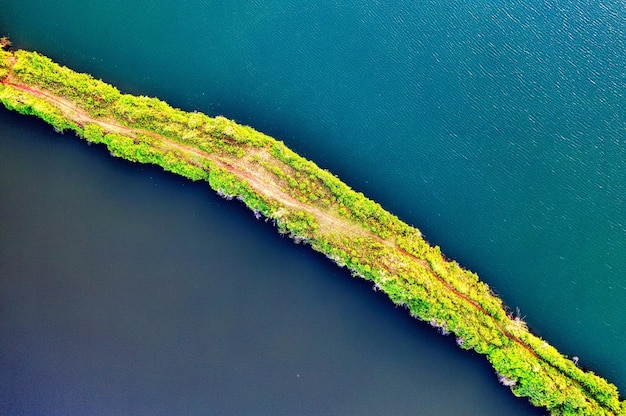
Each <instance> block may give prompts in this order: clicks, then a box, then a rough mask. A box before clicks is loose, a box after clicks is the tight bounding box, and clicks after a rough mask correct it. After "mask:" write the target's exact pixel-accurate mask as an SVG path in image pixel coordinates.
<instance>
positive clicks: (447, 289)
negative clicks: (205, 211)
mask: <svg viewBox="0 0 626 416" xmlns="http://www.w3.org/2000/svg"><path fill="white" fill-rule="evenodd" d="M2 45H3V46H4V47H5V49H8V46H9V45H8V44H6V43H3V44H2ZM0 101H2V103H3V104H4V105H5V106H6V107H7V108H8V109H10V110H15V111H17V112H19V113H21V114H28V115H35V116H37V117H40V118H41V119H43V120H45V121H46V122H47V123H49V124H51V125H52V126H53V127H54V129H55V130H57V131H59V132H63V131H72V132H74V133H76V134H77V135H78V136H79V137H82V138H84V139H85V140H87V141H89V142H91V143H98V144H102V145H104V146H106V147H107V148H108V149H109V151H110V152H111V154H112V155H114V156H118V157H122V158H124V159H128V160H130V161H133V162H141V163H151V164H156V165H160V166H162V167H163V168H164V169H165V170H167V171H170V172H174V173H177V174H179V175H182V176H184V177H186V178H189V179H191V180H194V181H197V180H203V181H206V182H208V183H209V185H210V186H211V188H213V189H214V190H215V191H217V193H219V194H220V195H222V196H223V197H225V198H228V199H230V198H238V199H240V200H241V201H243V202H244V203H245V204H246V205H247V206H248V207H249V208H250V209H251V210H252V211H253V212H254V213H255V215H257V216H258V217H264V218H265V219H267V220H269V221H272V222H273V223H275V224H276V227H277V228H278V231H279V232H280V233H283V234H286V235H289V236H291V237H292V238H293V239H294V240H295V241H296V242H302V243H306V244H308V245H310V246H311V247H312V248H313V249H314V250H317V251H319V252H321V253H323V254H325V255H326V256H327V257H328V258H330V259H331V260H333V261H334V262H335V263H337V264H338V265H339V266H342V267H344V266H345V267H347V268H348V269H350V271H351V272H352V274H353V275H355V276H359V277H362V278H364V279H366V280H368V281H370V282H371V283H372V284H373V286H374V288H375V289H376V290H379V291H381V292H384V293H386V294H387V296H389V298H390V299H391V300H392V301H393V302H394V303H395V304H396V305H399V306H402V307H404V308H406V309H407V310H408V312H409V313H410V314H411V316H413V317H415V318H417V319H421V320H423V321H426V322H429V323H430V324H431V325H432V326H434V327H437V328H438V329H439V330H440V331H441V332H442V333H444V334H448V333H451V334H453V335H454V336H455V337H456V340H457V344H458V345H459V347H461V348H463V349H468V350H469V349H471V350H475V351H476V352H478V353H480V354H483V355H484V356H485V357H486V359H487V360H488V361H489V362H490V363H491V365H492V366H493V368H494V369H495V371H496V374H497V377H498V378H499V380H500V382H501V383H502V384H504V385H506V386H508V387H509V388H510V389H511V391H512V392H513V394H515V395H516V396H523V397H527V398H528V399H529V400H530V402H531V403H532V404H534V405H535V406H542V407H545V408H546V409H547V410H548V411H549V412H551V414H554V415H624V414H626V402H624V400H623V399H620V396H619V393H618V391H617V388H616V387H615V386H614V385H612V384H610V383H608V382H607V381H606V380H604V379H603V378H601V377H599V376H597V375H595V374H594V373H592V372H590V371H584V370H583V369H581V368H579V367H578V366H577V365H576V363H574V362H573V361H571V360H569V359H568V358H567V357H565V356H563V355H562V354H560V353H559V352H558V351H557V350H556V349H555V348H553V347H552V346H550V345H549V344H548V343H547V342H546V341H544V340H543V339H541V338H539V337H537V336H535V335H533V334H532V333H531V332H530V331H529V330H528V328H527V327H526V325H525V323H524V322H523V321H522V320H521V319H519V318H518V317H515V316H514V315H513V314H511V313H510V311H509V310H508V309H507V307H506V306H505V305H504V304H503V302H502V301H501V300H500V299H499V298H498V297H497V296H496V295H495V294H494V293H493V292H492V291H491V289H490V288H489V287H488V286H487V285H486V284H485V283H484V282H481V281H480V280H479V278H478V276H477V275H476V274H474V273H472V272H470V271H468V270H465V269H463V268H462V267H460V266H459V264H458V263H456V262H455V261H451V260H449V259H447V258H446V257H445V256H444V255H443V254H442V253H441V251H440V249H439V247H432V246H430V245H429V244H428V243H427V242H426V241H425V239H424V238H423V237H422V234H421V233H420V231H419V230H417V229H416V228H414V227H411V226H409V225H407V224H406V223H404V222H402V221H401V220H400V219H398V218H397V217H396V216H394V215H392V214H391V213H389V212H387V211H386V210H384V209H383V208H382V207H381V206H380V205H379V204H377V203H376V202H374V201H372V200H370V199H368V198H366V197H365V196H364V195H363V194H361V193H358V192H355V191H353V190H352V189H350V188H349V187H348V186H347V185H346V184H344V183H343V182H342V181H340V180H339V179H338V178H337V177H335V176H334V175H332V174H331V173H330V172H328V171H326V170H324V169H321V168H320V167H318V166H317V165H316V164H314V163H313V162H311V161H309V160H306V159H304V158H302V157H301V156H299V155H297V154H296V153H294V152H293V151H291V150H290V149H289V148H287V147H286V146H285V145H284V144H283V143H282V142H280V141H278V140H275V139H273V138H271V137H269V136H266V135H264V134H262V133H259V132H257V131H255V130H254V129H252V128H250V127H246V126H242V125H239V124H237V123H235V122H233V121H230V120H228V119H226V118H224V117H215V118H213V117H208V116H206V115H204V114H201V113H196V112H185V111H181V110H178V109H175V108H172V107H170V106H169V105H167V104H166V103H164V102H163V101H160V100H158V99H156V98H148V97H143V96H141V97H137V96H132V95H128V94H122V93H121V92H120V91H119V90H117V89H116V88H115V87H113V86H111V85H108V84H106V83H104V82H102V81H99V80H96V79H94V78H93V77H91V76H89V75H86V74H80V73H77V72H74V71H72V70H70V69H68V68H66V67H62V66H59V65H57V64H56V63H54V62H52V61H51V60H50V59H49V58H47V57H45V56H42V55H40V54H38V53H36V52H29V51H24V50H18V51H7V50H1V49H0Z"/></svg>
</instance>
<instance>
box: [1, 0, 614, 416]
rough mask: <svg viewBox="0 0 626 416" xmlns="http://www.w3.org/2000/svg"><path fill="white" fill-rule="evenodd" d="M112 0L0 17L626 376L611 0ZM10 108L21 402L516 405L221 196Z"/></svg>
mask: <svg viewBox="0 0 626 416" xmlns="http://www.w3.org/2000/svg"><path fill="white" fill-rule="evenodd" d="M127 3H128V2H114V1H109V2H106V3H103V4H100V5H94V4H90V3H88V2H72V1H64V2H61V4H59V2H56V3H55V4H54V5H52V4H49V3H47V2H41V1H35V0H32V1H19V2H17V1H11V0H9V1H5V2H3V3H2V5H0V32H2V33H4V34H8V35H10V36H11V37H12V39H13V40H14V42H15V43H16V44H17V45H18V46H19V47H22V48H25V49H36V50H39V51H41V52H43V53H45V54H47V55H49V56H51V57H52V58H53V59H55V60H57V61H60V62H62V63H64V64H66V65H68V66H70V67H72V68H74V69H77V70H81V71H85V72H90V73H92V74H94V75H95V76H97V77H99V78H102V79H104V80H106V81H107V82H110V83H112V84H115V85H116V86H118V87H119V88H120V89H122V90H123V91H126V92H131V93H135V94H144V95H152V96H158V97H160V98H163V99H165V100H167V101H168V102H170V103H172V104H173V105H175V106H178V107H182V108H184V109H187V110H200V111H203V112H206V113H208V114H212V115H215V114H223V115H225V116H227V117H230V118H234V119H235V120H237V121H239V122H242V123H245V124H249V125H252V126H254V127H255V128H257V129H259V130H261V131H264V132H266V133H268V134H271V135H273V136H275V137H277V138H279V139H281V140H283V141H285V142H286V143H287V144H288V145H289V146H290V147H292V148H294V149H295V150H296V151H298V152H299V153H301V154H303V155H304V156H306V157H308V158H310V159H313V160H315V161H316V162H318V164H320V165H322V166H323V167H326V168H328V169H330V170H331V171H333V172H334V173H336V174H338V175H339V176H340V177H341V178H342V179H344V180H345V181H346V182H348V183H349V184H350V185H352V186H353V187H354V188H356V189H358V190H361V191H363V192H364V193H366V194H367V195H368V196H370V197H372V198H373V199H376V200H377V201H379V202H381V203H382V204H383V206H385V207H386V208H388V209H390V210H391V211H393V212H394V213H396V214H398V215H399V216H400V217H401V218H403V219H404V220H406V221H407V222H409V223H412V224H414V225H416V226H417V227H419V228H420V229H421V230H422V231H423V232H424V233H425V234H426V236H427V238H428V239H429V240H430V241H431V242H432V243H434V244H439V245H440V246H441V247H442V249H443V251H444V252H445V253H446V254H447V255H448V256H449V257H452V258H456V259H458V260H459V261H460V262H461V263H462V264H463V265H465V266H466V267H469V268H471V269H472V270H474V271H476V272H478V273H479V274H480V275H481V277H482V278H483V279H484V280H486V281H487V282H489V284H490V285H491V286H493V287H494V288H495V290H496V291H497V292H498V293H500V294H501V296H502V297H503V298H504V300H505V301H506V302H507V303H508V304H509V305H510V306H511V307H516V306H517V307H519V308H520V310H521V313H522V315H526V320H527V321H528V322H529V324H530V326H531V327H532V328H533V329H534V330H535V332H537V333H538V334H540V335H541V336H542V337H544V338H546V339H547V340H548V341H549V342H551V343H552V344H554V345H556V346H557V347H558V348H559V349H561V350H562V351H563V352H564V353H566V354H569V355H577V356H579V357H580V362H581V364H582V365H583V366H586V367H589V368H592V369H593V370H594V371H595V372H597V373H599V374H601V375H603V376H605V377H607V378H608V379H610V380H611V381H612V382H614V383H616V384H617V385H618V386H619V387H620V389H621V390H622V391H624V390H625V389H626V358H624V355H623V354H622V351H623V349H624V346H625V344H624V341H623V339H622V336H623V334H624V333H625V332H626V320H624V319H623V311H624V310H626V277H625V273H624V270H625V269H626V254H625V253H626V223H625V220H624V218H626V215H625V214H626V197H625V195H626V173H625V172H626V150H625V149H626V147H625V145H626V139H625V137H626V136H625V133H626V110H625V109H626V98H625V97H626V95H625V93H626V71H625V70H624V68H625V67H626V52H625V51H626V48H625V46H626V45H625V43H626V12H625V11H624V9H623V7H622V5H621V4H620V3H619V2H616V1H608V2H592V1H588V2H580V1H577V2H560V3H559V4H558V5H550V4H548V3H539V2H532V3H528V2H500V1H494V2H473V3H470V2H455V3H454V4H448V3H439V2H403V1H397V2H391V3H385V4H377V3H372V4H370V3H368V4H366V5H363V4H362V2H343V3H337V2H334V3H332V4H331V3H328V4H326V3H319V2H318V3H315V2H296V1H287V2H262V3H261V2H258V3H250V2H229V3H228V4H221V3H216V4H207V2H196V1H188V2H176V3H174V4H171V5H154V4H152V3H144V2H132V3H128V4H127ZM2 116H3V119H2V122H1V124H0V126H2V130H1V132H0V138H2V146H6V147H3V148H2V153H1V154H2V155H3V159H4V160H5V161H3V162H2V174H1V175H2V176H1V180H2V188H1V192H2V195H3V196H2V202H1V204H2V205H0V208H1V211H0V215H2V217H0V218H1V219H2V221H3V222H2V228H0V238H2V244H1V245H0V247H1V248H2V251H0V267H2V269H0V272H1V273H2V279H3V280H2V285H3V286H2V293H3V300H2V305H0V306H2V310H3V311H7V312H5V314H6V316H9V317H10V319H8V320H7V321H6V323H3V325H4V326H3V329H2V330H3V336H2V339H3V344H2V351H3V352H4V354H3V355H2V357H3V359H2V360H3V361H2V363H1V364H2V365H3V367H4V368H6V369H7V371H2V374H9V376H4V377H3V379H2V384H0V386H1V387H2V392H6V393H5V394H3V395H1V396H0V400H3V399H4V400H5V402H0V403H5V406H13V407H10V409H12V410H15V409H17V410H15V411H14V412H13V413H14V414H37V413H49V414H54V412H55V411H56V412H57V413H59V414H68V413H69V414H72V413H74V414H99V412H103V413H110V412H111V410H114V411H118V412H126V413H128V412H134V413H142V412H147V413H150V412H157V413H158V412H162V413H168V412H169V413H171V412H178V413H181V412H182V413H192V414H193V413H202V412H205V413H206V412H207V411H208V410H207V409H211V410H212V411H213V413H221V414H232V413H248V414H258V413H268V414H272V413H273V414H276V413H310V414H319V413H321V412H325V413H330V414H346V413H353V414H363V413H371V414H381V413H400V412H413V413H419V412H423V413H442V412H444V413H447V414H516V413H517V414H532V412H531V411H530V409H529V408H528V407H527V406H525V404H524V402H523V401H520V400H516V399H514V398H510V397H508V396H509V395H508V394H507V392H506V390H505V389H501V388H499V387H498V386H497V385H495V381H494V380H493V376H491V374H490V370H489V369H488V367H487V366H486V365H485V364H484V363H483V362H482V360H481V359H480V358H477V359H475V358H474V357H472V356H471V355H469V354H467V353H465V352H461V351H458V350H456V349H455V348H454V347H453V346H450V345H449V344H450V342H448V341H449V340H448V341H447V340H446V339H442V340H440V339H439V338H437V336H435V335H433V334H431V332H430V331H429V330H428V329H425V328H423V326H421V325H419V324H416V323H413V322H411V321H410V320H407V319H405V318H404V317H403V313H402V311H398V310H395V309H394V308H390V305H389V304H388V303H386V302H385V301H384V299H380V298H379V297H377V296H375V295H374V294H370V291H369V289H368V288H367V287H365V286H363V285H362V284H360V283H358V282H356V281H355V280H353V279H350V278H349V277H347V276H345V274H343V273H342V271H336V270H334V268H333V267H332V265H327V264H326V263H325V262H324V261H322V260H320V259H318V258H317V256H315V255H314V254H311V253H309V252H308V250H307V249H305V248H302V247H297V246H292V245H291V244H290V243H289V242H286V241H283V240H282V239H280V238H279V237H276V236H275V235H274V233H273V231H272V230H271V228H270V227H269V226H266V225H264V224H258V223H257V222H256V221H254V219H253V218H252V217H251V216H250V215H248V214H247V213H245V211H243V210H242V209H240V208H239V207H238V206H237V205H236V204H232V203H231V204H227V203H225V202H222V201H221V200H218V199H216V198H214V197H212V196H211V195H210V194H208V193H207V192H206V190H205V188H204V187H202V186H197V185H192V184H189V183H185V182H181V181H178V180H177V179H175V178H172V177H169V176H167V175H163V174H161V173H160V172H158V170H150V169H148V170H145V169H144V170H142V168H139V167H133V166H128V165H127V164H125V163H123V162H120V161H116V160H111V159H109V158H108V157H106V154H102V152H98V151H97V150H95V149H93V148H87V147H86V146H82V145H80V144H78V143H72V142H73V141H75V139H73V138H71V137H67V136H64V137H59V138H57V137H56V136H54V135H52V134H51V133H50V132H49V131H48V130H47V129H46V128H42V127H41V125H40V124H38V123H35V122H30V121H25V120H24V119H22V118H17V117H15V116H12V115H9V114H7V113H6V112H3V113H2ZM68 142H70V143H68ZM4 155H11V156H4ZM8 159H10V160H11V161H13V162H12V163H11V164H9V162H8V161H7V160H8ZM59 167H65V170H62V171H59V169H60V168H59ZM164 189H165V190H164ZM44 191H45V193H44ZM68 201H71V203H69V204H68ZM36 207H40V209H39V210H37V209H35V208H36ZM68 210H69V211H68ZM67 241H71V243H69V244H68V243H67ZM6 270H8V271H9V272H8V273H7V272H5V271H6ZM53 272H54V273H53ZM224 276H228V278H224ZM85 279H86V280H85ZM81 282H82V283H81ZM260 282H262V283H260ZM68 296H69V297H70V299H73V300H75V301H76V303H75V304H73V305H72V306H69V305H67V304H66V302H65V300H67V297H68ZM4 305H7V306H4ZM248 308H250V312H248V311H247V309H248ZM3 322H5V321H4V320H3ZM11 331H12V332H11ZM380 331H385V332H384V333H383V332H380ZM5 334H9V335H10V336H9V335H7V336H5ZM5 339H11V340H15V341H4V340H5ZM381 344H384V345H385V346H383V345H381ZM70 346H71V348H70ZM257 346H258V348H257ZM299 360H300V361H299ZM299 367H303V368H306V369H308V371H309V377H310V376H311V374H312V373H314V374H315V376H314V377H311V378H309V379H308V383H309V384H305V385H303V384H304V383H301V382H302V381H304V380H306V377H305V376H304V374H305V373H306V371H301V370H300V369H299ZM63 369H66V370H65V372H66V374H58V372H59V371H62V370H63ZM131 369H132V370H131ZM297 374H300V377H297ZM298 382H300V384H293V383H298ZM6 403H9V404H6ZM28 403H34V404H33V405H32V406H33V407H31V408H29V407H28V406H29V405H28ZM37 406H39V407H37ZM439 406H442V407H439ZM474 406H476V407H474ZM50 409H54V411H52V410H50ZM442 409H443V410H442ZM529 412H530V413H529Z"/></svg>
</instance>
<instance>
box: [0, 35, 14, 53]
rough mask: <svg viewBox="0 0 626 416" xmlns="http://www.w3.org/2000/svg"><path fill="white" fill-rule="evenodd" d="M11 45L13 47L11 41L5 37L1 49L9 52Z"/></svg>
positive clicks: (0, 40) (1, 40)
mask: <svg viewBox="0 0 626 416" xmlns="http://www.w3.org/2000/svg"><path fill="white" fill-rule="evenodd" d="M11 45H12V43H11V41H10V40H9V38H7V37H6V36H3V37H1V38H0V48H2V49H4V50H9V48H10V47H11Z"/></svg>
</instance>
